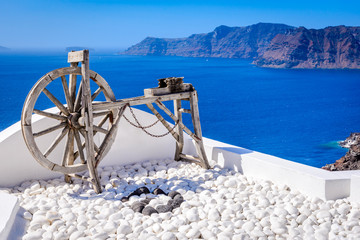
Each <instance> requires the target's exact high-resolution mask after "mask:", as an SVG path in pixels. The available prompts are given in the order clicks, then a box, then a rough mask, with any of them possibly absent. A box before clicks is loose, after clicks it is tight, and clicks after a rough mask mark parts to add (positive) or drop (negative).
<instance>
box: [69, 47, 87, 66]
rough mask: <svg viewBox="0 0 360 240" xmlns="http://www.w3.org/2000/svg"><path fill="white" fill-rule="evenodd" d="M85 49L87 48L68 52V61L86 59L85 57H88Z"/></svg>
mask: <svg viewBox="0 0 360 240" xmlns="http://www.w3.org/2000/svg"><path fill="white" fill-rule="evenodd" d="M85 51H86V50H82V51H76V52H69V53H68V63H73V62H83V61H85V59H86V56H85Z"/></svg>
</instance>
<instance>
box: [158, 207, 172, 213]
mask: <svg viewBox="0 0 360 240" xmlns="http://www.w3.org/2000/svg"><path fill="white" fill-rule="evenodd" d="M172 210H173V207H172V206H171V205H158V206H157V207H156V211H158V212H159V213H166V212H171V211H172Z"/></svg>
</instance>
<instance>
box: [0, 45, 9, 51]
mask: <svg viewBox="0 0 360 240" xmlns="http://www.w3.org/2000/svg"><path fill="white" fill-rule="evenodd" d="M8 50H10V48H7V47H3V46H0V51H8Z"/></svg>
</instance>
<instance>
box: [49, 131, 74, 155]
mask: <svg viewBox="0 0 360 240" xmlns="http://www.w3.org/2000/svg"><path fill="white" fill-rule="evenodd" d="M68 131H69V127H68V126H66V127H65V128H64V129H63V130H62V131H61V133H59V135H58V136H57V137H56V138H55V140H54V141H53V142H52V143H51V145H50V146H49V148H48V149H47V150H46V151H45V153H44V157H45V158H47V157H48V156H49V154H50V153H51V152H52V151H54V149H55V148H56V146H57V145H58V144H59V143H60V141H61V140H62V139H63V138H64V137H65V135H66V134H67V132H68Z"/></svg>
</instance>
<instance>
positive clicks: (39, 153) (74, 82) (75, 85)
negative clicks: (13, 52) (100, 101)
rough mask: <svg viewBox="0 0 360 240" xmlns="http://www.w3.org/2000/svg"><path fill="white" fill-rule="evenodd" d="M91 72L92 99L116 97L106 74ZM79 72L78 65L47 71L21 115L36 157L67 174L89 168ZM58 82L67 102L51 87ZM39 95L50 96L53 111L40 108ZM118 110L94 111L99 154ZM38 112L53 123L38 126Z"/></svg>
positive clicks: (27, 138)
mask: <svg viewBox="0 0 360 240" xmlns="http://www.w3.org/2000/svg"><path fill="white" fill-rule="evenodd" d="M89 72H90V79H91V80H92V82H93V83H95V84H93V85H94V86H96V90H95V91H92V92H91V96H92V101H95V100H96V99H97V97H98V96H99V95H102V96H103V97H105V99H106V101H115V100H116V99H115V96H114V93H113V91H112V90H111V88H110V86H109V85H108V83H107V82H106V81H105V80H104V78H102V77H101V76H100V75H99V74H97V73H96V72H94V71H91V70H90V71H89ZM79 75H81V69H80V68H77V67H75V68H74V67H67V68H60V69H56V70H54V71H51V72H49V73H47V74H45V75H44V76H43V77H42V78H40V79H39V81H38V82H37V83H36V84H35V85H34V86H33V88H32V89H31V90H30V92H29V94H28V96H27V98H26V100H25V103H24V107H23V111H22V116H21V125H22V132H23V136H24V139H25V142H26V145H27V147H28V148H29V150H30V152H31V154H32V155H33V156H34V158H35V159H36V160H37V161H38V162H39V163H40V164H41V165H42V166H44V167H46V168H48V169H50V170H52V171H57V172H62V173H65V174H70V173H77V172H82V171H85V170H87V164H86V156H85V155H86V153H85V152H86V151H85V138H84V137H83V136H84V135H85V133H86V131H85V127H84V126H83V124H81V95H82V87H81V83H80V79H81V77H78V76H79ZM57 85H60V86H62V89H63V92H62V99H64V102H66V104H63V103H61V100H60V98H59V97H58V95H59V94H60V95H61V93H59V91H56V93H57V96H55V94H54V90H51V87H54V86H57ZM49 89H50V90H49ZM101 93H102V94H101ZM39 98H40V99H47V101H48V102H49V103H50V104H51V105H53V106H54V108H52V111H48V110H47V111H45V110H40V109H38V108H39V107H38V106H37V105H38V104H37V103H38V101H39V102H40V100H39ZM117 111H118V110H117V109H111V110H107V111H101V112H94V113H93V117H94V119H96V121H95V122H94V125H93V128H94V136H95V135H98V137H97V138H98V142H100V144H99V143H98V145H97V144H94V149H95V154H96V153H97V152H99V151H100V149H99V146H101V141H102V140H103V139H104V137H105V135H106V134H107V133H108V129H109V128H110V127H111V126H112V123H113V117H114V116H116V114H117ZM38 115H40V116H42V117H44V118H46V120H47V121H46V122H49V124H48V125H47V126H38V125H39V124H38V125H37V126H36V127H34V126H33V124H32V123H33V121H35V119H36V118H38ZM99 135H102V136H99ZM45 136H47V137H45ZM49 138H51V139H52V141H51V143H50V144H49V143H48V140H47V139H49ZM46 145H47V147H45V146H46ZM110 147H111V144H108V145H107V149H106V150H105V151H104V152H107V151H108V150H109V148H110ZM59 154H61V156H59ZM104 155H105V154H104ZM104 155H103V156H104ZM103 156H102V157H103ZM100 160H101V159H98V161H100Z"/></svg>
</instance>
